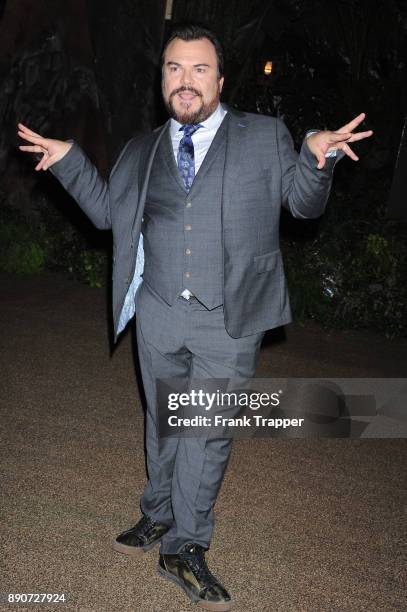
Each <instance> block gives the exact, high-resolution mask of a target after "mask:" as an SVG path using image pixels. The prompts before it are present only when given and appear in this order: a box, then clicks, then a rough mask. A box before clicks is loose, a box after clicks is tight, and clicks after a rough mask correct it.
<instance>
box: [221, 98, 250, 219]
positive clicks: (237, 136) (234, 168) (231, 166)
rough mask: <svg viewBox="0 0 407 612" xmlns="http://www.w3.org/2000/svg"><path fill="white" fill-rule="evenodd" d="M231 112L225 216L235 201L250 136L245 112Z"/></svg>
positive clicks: (224, 197) (225, 174) (230, 110)
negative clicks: (235, 192)
mask: <svg viewBox="0 0 407 612" xmlns="http://www.w3.org/2000/svg"><path fill="white" fill-rule="evenodd" d="M228 111H229V113H230V117H229V123H228V133H227V141H226V142H227V144H226V157H225V170H224V174H223V217H224V218H225V216H226V215H227V214H228V212H229V211H230V209H231V205H232V203H233V192H234V190H235V189H238V185H239V180H238V177H239V172H241V168H242V164H244V152H245V150H246V140H247V138H248V131H249V130H248V127H247V120H246V119H245V116H244V114H243V113H240V112H236V111H234V109H230V108H228Z"/></svg>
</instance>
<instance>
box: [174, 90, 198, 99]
mask: <svg viewBox="0 0 407 612" xmlns="http://www.w3.org/2000/svg"><path fill="white" fill-rule="evenodd" d="M178 96H179V98H180V99H181V100H182V101H183V102H191V100H193V99H194V98H196V94H194V93H192V92H190V91H181V92H180V93H179V94H178Z"/></svg>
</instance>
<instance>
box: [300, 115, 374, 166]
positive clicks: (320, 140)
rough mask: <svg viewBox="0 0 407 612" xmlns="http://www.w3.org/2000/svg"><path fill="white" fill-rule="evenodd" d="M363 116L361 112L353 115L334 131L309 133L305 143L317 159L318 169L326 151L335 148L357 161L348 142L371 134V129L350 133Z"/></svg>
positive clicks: (322, 164)
mask: <svg viewBox="0 0 407 612" xmlns="http://www.w3.org/2000/svg"><path fill="white" fill-rule="evenodd" d="M365 117H366V115H365V113H361V114H360V115H358V116H357V117H355V119H352V121H350V122H349V123H347V124H346V125H344V126H342V127H341V128H339V130H336V131H335V132H331V131H328V130H326V131H322V132H317V133H315V134H311V136H309V137H308V138H307V144H308V146H309V148H310V150H311V151H312V153H313V154H314V155H315V157H316V158H317V160H318V166H317V168H318V170H321V169H322V168H323V167H324V166H325V162H326V158H325V155H326V153H329V152H330V151H336V150H337V149H340V150H341V151H343V152H344V153H346V155H348V156H349V157H350V158H351V159H353V160H354V161H358V159H359V158H358V156H357V155H355V153H354V152H353V151H352V149H351V148H350V146H349V143H350V142H356V141H357V140H363V139H364V138H369V136H371V135H372V134H373V131H372V130H368V131H367V132H357V133H356V134H352V132H353V130H355V129H356V128H357V127H358V125H359V124H360V123H362V121H363V120H364V118H365Z"/></svg>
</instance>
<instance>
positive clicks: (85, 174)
mask: <svg viewBox="0 0 407 612" xmlns="http://www.w3.org/2000/svg"><path fill="white" fill-rule="evenodd" d="M133 140H134V139H132V140H130V141H129V142H128V143H127V144H126V146H125V147H124V149H123V150H122V152H121V153H120V155H119V158H118V159H117V161H116V163H115V165H114V167H113V169H112V171H111V173H110V176H109V180H108V181H106V180H105V179H104V178H102V177H101V176H100V174H99V172H98V170H97V168H96V167H95V166H94V165H93V164H92V163H91V161H90V160H89V158H88V157H87V156H86V154H85V153H84V151H83V150H82V148H81V147H80V146H79V145H78V143H77V142H75V141H73V140H70V141H68V142H71V143H72V147H71V148H70V149H69V151H68V153H66V155H65V156H64V157H63V158H62V159H61V160H59V161H58V162H56V163H55V164H53V165H52V166H51V167H50V171H51V173H52V174H53V175H54V176H55V177H56V178H57V179H58V180H59V182H60V183H61V185H62V186H63V187H64V188H65V189H66V191H67V192H68V193H69V194H70V195H71V196H72V197H73V198H74V200H76V202H77V203H78V204H79V206H80V207H81V208H82V210H83V211H84V212H85V213H86V214H87V216H88V217H89V218H90V220H91V221H92V223H93V224H94V225H95V226H96V227H97V228H98V229H104V230H106V229H111V226H112V222H111V212H110V207H111V191H112V187H111V186H112V183H113V182H114V180H115V178H116V175H117V173H118V169H119V166H120V162H121V161H122V159H123V157H124V155H125V153H126V152H127V151H128V150H129V147H130V144H131V143H132V142H133Z"/></svg>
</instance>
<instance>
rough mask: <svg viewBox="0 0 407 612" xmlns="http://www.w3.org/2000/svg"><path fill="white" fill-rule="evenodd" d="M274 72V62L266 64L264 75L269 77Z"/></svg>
mask: <svg viewBox="0 0 407 612" xmlns="http://www.w3.org/2000/svg"><path fill="white" fill-rule="evenodd" d="M272 72H273V62H272V61H270V60H269V61H267V62H266V63H265V64H264V74H265V75H266V76H269V75H270V74H271V73H272Z"/></svg>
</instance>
